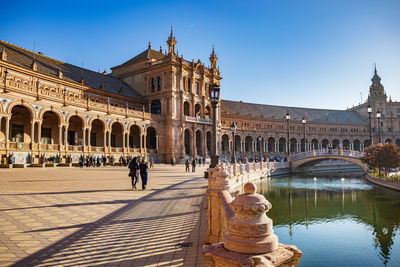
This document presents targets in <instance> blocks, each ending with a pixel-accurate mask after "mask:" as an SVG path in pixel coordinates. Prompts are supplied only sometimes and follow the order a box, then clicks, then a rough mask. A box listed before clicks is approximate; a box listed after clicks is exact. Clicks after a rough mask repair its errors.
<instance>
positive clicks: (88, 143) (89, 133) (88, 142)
mask: <svg viewBox="0 0 400 267" xmlns="http://www.w3.org/2000/svg"><path fill="white" fill-rule="evenodd" d="M87 132H88V136H87V140H88V141H87V145H88V147H90V136H91V134H92V131H91V129H90V128H88V130H87ZM89 152H90V149H89Z"/></svg>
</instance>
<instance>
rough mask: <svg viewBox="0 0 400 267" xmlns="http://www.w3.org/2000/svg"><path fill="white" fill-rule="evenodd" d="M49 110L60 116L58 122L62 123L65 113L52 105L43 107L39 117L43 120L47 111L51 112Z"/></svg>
mask: <svg viewBox="0 0 400 267" xmlns="http://www.w3.org/2000/svg"><path fill="white" fill-rule="evenodd" d="M49 111H50V112H53V113H54V114H55V115H56V116H57V117H58V122H59V123H60V124H61V123H63V122H64V117H63V115H62V114H61V112H60V111H59V110H58V109H55V108H51V107H48V108H43V109H42V110H41V111H40V112H39V116H38V119H40V120H43V115H44V114H45V113H46V112H49Z"/></svg>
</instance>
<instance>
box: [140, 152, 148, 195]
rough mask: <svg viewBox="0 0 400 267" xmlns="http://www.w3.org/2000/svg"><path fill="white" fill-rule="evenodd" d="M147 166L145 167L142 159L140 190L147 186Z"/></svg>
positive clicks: (144, 161)
mask: <svg viewBox="0 0 400 267" xmlns="http://www.w3.org/2000/svg"><path fill="white" fill-rule="evenodd" d="M148 170H149V166H148V165H147V162H146V158H145V157H143V158H142V163H140V177H141V178H142V189H143V190H145V189H146V186H147V176H148Z"/></svg>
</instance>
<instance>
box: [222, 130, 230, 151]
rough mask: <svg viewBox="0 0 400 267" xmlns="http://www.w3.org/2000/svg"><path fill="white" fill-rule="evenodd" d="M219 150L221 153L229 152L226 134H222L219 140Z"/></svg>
mask: <svg viewBox="0 0 400 267" xmlns="http://www.w3.org/2000/svg"><path fill="white" fill-rule="evenodd" d="M221 150H222V152H225V153H226V152H228V151H229V136H228V135H227V134H223V135H222V138H221Z"/></svg>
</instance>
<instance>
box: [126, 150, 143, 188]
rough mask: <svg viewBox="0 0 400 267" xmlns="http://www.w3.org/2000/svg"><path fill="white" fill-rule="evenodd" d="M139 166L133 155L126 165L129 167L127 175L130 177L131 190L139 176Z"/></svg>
mask: <svg viewBox="0 0 400 267" xmlns="http://www.w3.org/2000/svg"><path fill="white" fill-rule="evenodd" d="M139 166H140V164H139V162H138V160H137V159H136V157H134V158H133V159H132V160H131V161H130V163H129V166H128V168H129V176H130V177H131V179H132V189H133V190H134V189H136V184H137V182H138V180H139V177H138V174H139V173H138V170H139Z"/></svg>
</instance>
